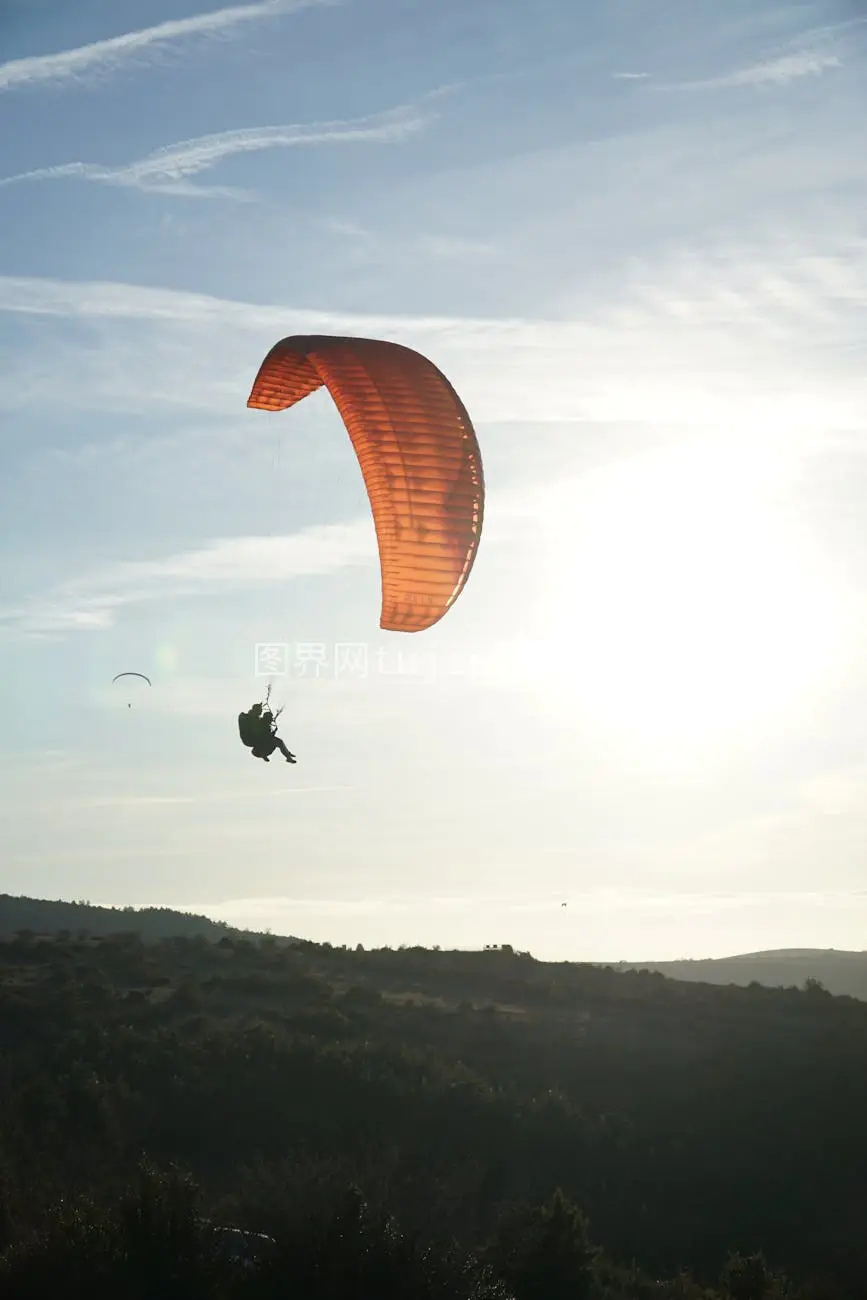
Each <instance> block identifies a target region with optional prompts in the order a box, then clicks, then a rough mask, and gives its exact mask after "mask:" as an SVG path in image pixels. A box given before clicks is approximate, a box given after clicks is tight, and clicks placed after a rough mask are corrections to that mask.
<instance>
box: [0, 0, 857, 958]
mask: <svg viewBox="0 0 867 1300" xmlns="http://www.w3.org/2000/svg"><path fill="white" fill-rule="evenodd" d="M0 115H2V122H3V129H2V132H0V231H2V239H0V430H2V444H0V445H2V476H0V681H2V698H3V716H4V726H3V728H2V734H0V890H4V891H6V892H10V893H13V894H15V893H26V894H30V895H35V896H43V897H62V898H89V899H91V900H92V901H94V902H103V903H116V904H126V903H132V904H145V903H160V904H166V905H171V906H179V907H190V908H193V909H195V910H198V911H204V912H208V913H210V914H212V915H215V916H220V917H225V918H226V919H228V920H230V921H232V922H234V923H237V924H241V925H251V926H254V927H255V928H266V927H270V928H271V929H272V930H274V931H275V932H278V933H280V932H282V933H295V934H303V935H305V936H308V937H311V938H316V939H328V940H330V941H331V942H334V943H344V942H346V943H353V944H354V943H358V942H361V943H364V944H366V945H371V944H390V945H394V946H396V945H398V944H400V943H423V944H434V943H439V944H441V945H442V946H443V947H449V946H481V945H482V944H484V943H502V942H510V943H512V944H514V945H515V946H516V947H519V948H522V949H529V950H530V951H532V952H533V953H534V954H535V955H537V956H539V957H554V958H574V959H585V960H587V959H590V960H606V959H611V960H617V959H620V958H632V959H641V958H645V959H651V958H657V959H662V958H670V957H678V956H695V957H699V956H706V955H719V954H723V953H730V952H737V951H749V950H755V949H757V948H777V947H786V946H798V947H805V946H834V947H838V948H862V947H863V935H864V927H865V923H867V878H865V875H864V865H863V864H864V862H865V860H867V659H865V649H867V619H865V610H864V599H863V593H864V591H865V589H867V531H865V527H864V518H865V507H867V445H865V432H867V367H865V345H867V313H865V309H867V171H865V165H864V160H865V156H867V149H865V126H864V123H865V121H867V16H865V15H864V13H863V11H860V10H859V6H858V5H856V4H854V3H853V4H850V5H847V4H846V3H844V0H840V2H839V3H832V2H831V0H828V2H826V3H816V4H809V3H804V4H795V3H793V4H777V3H773V2H771V0H768V2H767V3H765V2H763V3H761V4H756V2H755V0H749V2H746V0H727V2H726V3H725V4H721V3H719V0H659V2H658V3H656V4H654V5H648V4H647V3H646V0H610V2H609V3H606V4H604V5H590V4H582V3H576V0H473V3H471V4H469V3H467V0H430V2H429V3H428V2H427V0H345V2H342V3H332V2H328V3H325V2H322V0H295V3H292V2H291V0H290V2H286V3H281V2H280V0H262V2H261V3H253V4H238V5H233V6H231V7H226V8H222V9H220V8H214V9H210V10H207V9H202V8H197V7H196V4H195V3H194V0H188V2H187V3H185V4H177V3H171V0H166V2H165V3H145V2H144V0H141V2H139V3H130V2H129V0H79V3H77V4H75V5H70V4H61V3H59V2H55V0H26V2H25V0H11V3H9V0H7V3H6V4H4V6H3V9H2V14H0ZM314 331H315V332H323V333H340V334H362V335H370V336H373V337H380V338H388V339H393V340H395V341H397V342H400V343H404V344H407V345H409V346H410V347H414V348H417V349H418V350H420V351H422V352H423V353H425V355H427V356H429V357H430V358H431V359H432V360H433V361H434V362H435V363H436V364H437V365H438V366H439V367H440V368H441V369H442V370H443V371H444V372H445V373H446V375H447V376H448V377H449V379H450V380H451V381H452V383H453V384H454V385H455V387H456V388H457V389H458V391H459V393H460V394H461V396H462V398H463V400H464V402H465V404H466V406H467V407H468V409H469V411H470V414H471V416H472V418H473V420H474V423H475V426H476V430H477V433H478V436H479V440H480V443H481V447H482V454H483V459H484V466H485V473H486V480H487V506H486V517H485V528H484V532H483V537H482V544H481V548H480V551H479V556H478V560H477V562H476V566H475V568H474V571H473V573H472V575H471V578H470V581H469V583H468V585H467V587H466V590H465V591H464V593H463V594H462V595H461V597H460V599H459V600H458V602H457V603H456V605H455V606H454V608H453V609H452V610H451V611H450V612H449V614H448V615H447V616H446V618H445V619H444V620H443V621H442V622H441V623H439V624H437V625H436V626H435V627H433V628H431V629H430V630H429V631H427V632H424V633H420V634H418V635H414V636H407V635H403V634H398V633H387V632H381V631H380V630H379V627H378V620H379V600H380V590H379V581H380V579H379V566H378V560H377V552H376V543H375V535H374V531H373V523H372V519H371V515H370V510H369V506H368V503H367V497H366V494H365V491H364V485H363V481H362V478H361V473H360V470H359V467H358V463H357V461H356V459H355V456H354V453H353V451H352V447H351V444H350V442H349V440H348V438H347V436H346V432H345V430H344V428H343V425H342V423H341V421H340V418H339V416H338V414H337V411H336V409H335V408H334V406H333V404H332V402H331V400H330V398H329V396H328V394H327V393H326V392H325V391H324V390H323V391H320V392H319V393H317V394H315V395H314V396H313V397H311V398H308V399H307V400H306V401H305V402H304V403H303V404H301V405H300V406H298V407H296V408H294V409H293V410H292V411H290V412H286V413H283V414H281V415H276V416H271V415H266V414H263V413H261V412H257V411H250V410H248V409H247V408H246V400H247V396H248V393H249V390H250V387H251V384H252V381H253V379H254V377H255V374H256V371H257V369H258V367H259V364H260V362H261V360H262V358H263V357H264V355H265V353H266V352H267V351H268V349H269V348H270V347H271V346H272V344H273V343H274V342H276V341H277V340H278V339H279V338H281V337H283V336H285V335H288V334H293V333H305V332H314ZM338 643H339V644H341V645H343V646H344V647H346V646H348V647H350V649H348V650H347V649H344V650H338V649H337V648H336V647H337V646H338ZM263 644H276V645H278V646H281V647H284V650H283V651H281V652H280V653H281V654H282V655H283V667H284V668H285V670H286V673H285V675H277V676H275V677H274V678H273V683H274V696H275V700H276V702H277V703H279V704H282V705H285V713H284V715H283V719H282V722H283V728H282V730H283V734H284V735H285V737H286V739H287V741H288V743H289V745H290V748H292V749H293V750H294V751H295V752H296V753H297V754H298V757H299V762H298V764H297V766H295V767H290V766H288V765H286V764H284V763H282V762H276V761H274V762H272V763H271V764H270V766H265V765H264V764H261V763H258V762H256V761H255V760H253V759H251V757H250V755H249V753H248V751H246V750H244V749H243V747H242V746H241V745H240V743H239V741H238V738H237V729H236V717H237V714H238V712H239V711H240V709H242V708H244V707H246V706H247V705H249V704H250V703H251V702H252V700H253V699H255V698H256V697H257V696H259V695H261V693H262V690H263V688H264V684H265V681H266V678H264V677H263V676H260V675H258V672H257V660H256V647H257V646H260V645H263ZM358 647H361V649H360V650H359V649H358ZM317 657H318V658H319V659H320V660H324V666H322V667H321V668H320V669H319V670H318V671H317V669H316V667H315V663H314V661H315V659H316V658H317ZM365 657H366V671H365V670H364V662H363V660H364V658H365ZM260 666H261V664H260ZM123 670H137V671H140V672H144V673H147V674H149V675H150V676H151V678H152V680H153V686H152V688H151V689H148V688H147V687H146V686H145V685H144V684H143V683H140V682H139V683H138V687H141V689H140V690H139V689H138V688H137V686H136V685H135V684H133V683H129V682H127V683H126V684H117V685H115V686H112V685H111V679H112V677H113V676H114V674H115V673H118V672H121V671H123ZM128 703H132V705H133V707H132V708H127V704H128ZM564 901H567V902H568V907H567V908H562V907H561V903H562V902H564Z"/></svg>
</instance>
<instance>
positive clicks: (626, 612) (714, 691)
mask: <svg viewBox="0 0 867 1300" xmlns="http://www.w3.org/2000/svg"><path fill="white" fill-rule="evenodd" d="M790 465H791V459H790V458H789V460H787V458H786V457H785V456H782V457H780V456H779V454H778V455H774V454H773V452H772V451H770V450H766V451H765V452H764V453H760V452H759V451H757V450H756V448H755V446H752V447H746V446H744V445H743V443H742V444H741V445H740V446H739V447H735V446H732V445H720V444H719V443H718V442H713V443H710V442H705V443H703V444H701V445H696V444H692V445H691V446H690V447H688V448H683V447H681V448H679V449H677V450H668V451H666V452H664V453H657V454H654V455H649V456H642V457H637V458H634V459H632V460H630V461H629V462H627V463H625V464H620V465H618V466H616V467H613V468H608V469H606V470H604V471H600V472H599V473H597V474H595V475H593V476H590V477H588V478H587V479H585V480H584V482H583V484H582V485H581V487H580V489H579V490H578V491H577V493H576V492H574V491H573V492H572V493H571V494H568V493H567V494H560V493H558V494H557V496H558V501H557V505H556V511H557V512H558V514H559V516H560V518H561V521H562V522H561V524H560V525H558V526H557V527H556V528H555V530H554V535H553V537H552V538H551V542H550V551H549V554H548V557H547V559H546V561H545V563H546V564H547V566H548V568H549V571H550V572H552V573H553V578H552V580H551V582H550V583H549V584H548V586H547V587H546V589H545V592H544V598H543V602H542V612H541V620H542V624H543V629H542V631H543V637H544V651H545V654H544V662H546V663H547V664H548V665H549V671H548V672H547V673H546V674H544V676H543V675H542V674H541V673H540V672H537V673H536V679H537V683H538V682H539V681H540V679H541V680H542V681H543V684H544V687H545V689H546V691H548V692H549V693H550V692H553V694H554V695H555V696H556V701H557V706H558V707H561V708H567V709H569V710H570V712H571V711H572V710H576V709H577V711H578V712H580V713H581V714H582V715H583V716H584V717H585V718H586V719H587V721H588V722H593V723H594V724H596V725H601V726H602V727H604V728H606V729H615V730H617V731H618V732H621V733H625V734H627V735H629V736H631V737H632V738H633V739H635V740H638V741H640V742H641V743H642V744H643V745H649V746H650V747H651V748H659V749H663V748H665V747H666V746H669V745H671V744H674V745H693V744H696V743H698V744H701V743H704V742H710V741H713V740H715V739H717V738H719V737H720V736H721V735H723V734H726V733H729V734H731V733H735V732H738V731H741V732H743V731H745V730H746V729H749V728H751V727H755V726H758V725H763V724H765V723H766V722H768V721H770V720H772V719H774V718H776V717H779V716H780V715H781V714H784V713H786V712H787V711H790V710H793V709H795V708H796V707H797V706H798V704H799V703H801V704H803V702H804V699H805V696H806V693H807V692H808V691H809V690H810V688H811V687H815V686H816V685H819V684H821V683H822V682H823V681H827V680H828V679H829V678H830V677H831V675H832V674H833V672H834V669H835V666H836V665H837V664H838V663H839V661H840V659H841V656H842V654H843V651H844V647H845V639H846V626H845V624H846V615H845V604H844V601H843V599H842V598H841V596H840V595H839V594H838V593H837V592H835V590H834V587H833V586H832V584H831V582H830V581H829V577H828V573H827V571H826V569H825V568H824V567H823V559H822V556H821V553H820V552H819V550H818V548H817V547H816V545H815V543H811V541H810V539H809V537H807V536H806V535H805V534H804V532H803V530H801V529H799V527H798V522H797V517H796V515H795V513H794V511H793V509H792V506H791V497H788V498H787V493H786V487H787V482H786V480H787V478H788V469H789V467H790ZM787 499H788V502H789V504H788V507H787ZM537 662H539V661H538V659H537Z"/></svg>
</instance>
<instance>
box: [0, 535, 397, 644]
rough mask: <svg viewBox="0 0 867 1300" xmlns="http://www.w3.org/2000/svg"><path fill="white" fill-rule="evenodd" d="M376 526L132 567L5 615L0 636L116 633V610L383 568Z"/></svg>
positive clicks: (240, 541) (214, 549) (247, 541)
mask: <svg viewBox="0 0 867 1300" xmlns="http://www.w3.org/2000/svg"><path fill="white" fill-rule="evenodd" d="M376 554H377V552H376V541H375V536H374V532H373V525H372V523H371V521H370V520H367V519H360V520H355V521H353V522H351V523H347V524H326V525H319V526H316V527H312V528H307V529H304V530H303V531H301V532H298V533H295V534H293V535H292V536H289V537H233V538H227V539H221V540H218V541H214V542H211V543H209V544H208V545H207V546H204V547H200V548H198V549H196V550H191V551H185V552H182V553H180V554H176V555H170V556H168V557H165V558H162V559H155V560H138V561H127V562H124V563H121V564H115V565H110V566H107V567H105V568H102V569H99V570H97V571H96V572H94V573H91V574H88V575H86V576H84V577H82V578H77V579H75V580H74V581H71V582H67V583H64V584H62V585H61V586H59V587H58V588H56V590H55V591H53V592H50V593H48V594H47V595H46V596H38V597H35V598H34V599H33V600H31V601H29V602H27V603H25V604H23V605H19V606H16V607H13V608H7V609H0V630H5V631H6V632H7V633H9V632H11V633H13V634H17V635H22V634H23V635H32V636H51V635H57V634H61V633H65V632H74V631H91V630H96V629H101V628H107V627H111V626H112V624H113V622H114V618H115V615H116V613H117V611H118V610H119V609H121V608H123V607H125V606H129V605H135V604H142V603H144V602H146V601H150V600H166V599H172V598H178V597H184V596H186V597H189V596H194V595H197V594H199V593H201V592H203V591H213V590H214V589H215V588H216V589H222V590H223V591H227V592H235V591H239V590H242V589H243V590H248V589H249V588H250V586H251V585H264V584H267V585H271V584H276V583H281V582H287V581H290V580H291V579H292V578H298V577H306V576H313V575H324V574H329V573H336V572H337V571H338V570H340V569H344V568H348V567H349V566H352V565H372V564H375V563H376Z"/></svg>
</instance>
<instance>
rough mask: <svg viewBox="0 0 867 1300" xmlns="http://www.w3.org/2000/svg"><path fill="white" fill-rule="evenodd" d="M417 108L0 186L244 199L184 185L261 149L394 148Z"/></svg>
mask: <svg viewBox="0 0 867 1300" xmlns="http://www.w3.org/2000/svg"><path fill="white" fill-rule="evenodd" d="M427 120H428V119H427V118H425V117H423V116H422V114H421V113H420V112H419V111H418V109H417V108H414V107H412V106H410V105H402V106H399V107H397V108H393V109H387V110H386V111H385V112H383V113H372V114H369V115H368V116H366V117H358V118H352V119H350V120H348V121H333V122H311V123H308V124H291V125H288V126H260V127H244V128H241V129H240V130H235V131H219V132H217V133H216V134H214V135H202V136H197V137H196V138H195V139H193V140H181V141H179V142H178V143H177V144H170V145H164V146H163V147H162V148H160V149H155V150H154V152H153V153H150V154H148V155H147V156H146V157H145V158H141V159H139V160H138V161H137V162H132V163H127V164H125V165H124V166H121V167H104V166H102V165H101V164H100V163H88V162H71V163H62V164H60V165H59V166H56V167H38V168H36V169H35V170H33V171H29V172H19V173H18V174H17V175H15V176H6V177H3V178H2V179H0V187H2V186H5V185H17V184H20V183H21V182H22V181H46V180H62V179H64V178H72V179H75V180H85V181H97V182H99V183H101V184H104V185H118V186H122V187H125V188H131V189H139V190H150V191H151V192H155V193H160V194H177V195H183V196H195V197H203V196H204V197H213V196H223V197H235V198H238V197H245V191H243V190H237V189H230V188H226V187H222V186H200V185H192V184H190V182H189V179H188V178H189V177H190V176H195V175H198V174H199V173H200V172H204V171H208V170H209V169H210V168H211V167H215V166H216V165H217V163H219V162H222V160H223V159H224V158H229V157H231V155H232V154H239V153H255V152H259V151H261V150H263V149H279V148H287V147H290V146H293V145H317V144H346V143H360V142H364V143H367V144H395V143H398V142H400V141H402V140H405V139H406V138H407V137H408V136H410V135H412V134H414V133H415V132H417V131H420V130H421V128H422V127H423V126H424V125H425V124H426V122H427Z"/></svg>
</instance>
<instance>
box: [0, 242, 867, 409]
mask: <svg viewBox="0 0 867 1300" xmlns="http://www.w3.org/2000/svg"><path fill="white" fill-rule="evenodd" d="M567 290H568V286H564V290H563V300H562V303H558V304H557V306H558V309H559V310H558V314H559V315H560V319H550V318H548V319H546V318H541V317H540V318H535V319H533V318H519V317H511V318H499V319H485V318H477V317H447V316H441V317H434V316H430V317H426V316H409V315H398V314H397V313H394V314H391V315H385V314H379V315H372V314H371V315H362V314H360V313H359V314H355V313H349V312H346V313H337V312H325V311H307V310H303V311H302V310H298V309H294V308H292V307H288V306H286V305H283V306H278V305H274V304H262V303H249V302H240V301H227V300H224V299H219V298H215V297H211V296H207V295H204V294H193V293H185V292H179V291H172V290H169V289H156V288H145V287H142V286H136V285H126V284H117V283H106V282H98V281H97V282H86V281H85V282H80V283H75V282H69V281H55V280H40V279H28V278H24V277H14V276H8V277H2V276H0V312H2V311H8V312H21V313H26V314H28V315H37V316H48V317H55V318H62V319H65V320H66V321H68V322H69V324H70V326H72V327H74V329H75V330H76V331H77V330H78V329H81V328H82V327H86V329H87V330H88V331H92V332H93V333H94V335H95V336H96V344H97V345H98V346H94V340H93V339H90V340H88V346H84V347H82V346H80V345H78V346H73V345H72V343H71V342H68V341H64V342H61V343H57V342H54V341H51V342H50V343H49V344H48V345H42V346H41V347H40V349H39V352H38V353H34V354H33V357H34V358H35V359H31V360H29V361H28V360H27V358H26V357H24V358H20V357H18V355H17V354H16V353H14V351H11V350H10V352H11V356H10V365H8V366H7V368H6V369H7V371H8V372H9V374H10V375H11V374H12V372H13V370H14V371H15V374H14V385H13V384H12V381H11V379H7V380H5V381H4V380H3V378H2V374H0V402H2V404H3V405H5V406H7V408H8V407H9V405H10V404H11V405H12V406H14V405H15V403H16V402H17V401H19V400H20V393H19V389H20V386H21V381H20V378H19V376H20V373H21V371H22V369H26V365H27V364H29V365H30V366H31V370H32V374H30V376H29V378H28V381H27V388H28V392H29V394H30V399H29V400H30V403H31V405H32V403H33V402H37V403H38V404H39V406H40V408H41V409H47V408H48V407H50V406H52V405H53V404H55V403H58V402H60V401H62V403H63V405H64V407H65V408H66V409H69V408H70V406H74V407H76V408H78V409H87V410H91V409H99V410H102V411H112V412H114V411H121V410H123V411H142V412H154V411H155V410H158V409H160V408H161V407H162V408H164V407H166V406H173V407H175V408H177V409H179V410H180V409H188V410H192V409H195V410H199V411H208V412H209V413H212V414H221V415H229V414H236V413H237V412H238V411H239V410H240V409H242V408H243V403H244V401H245V400H246V394H247V393H248V392H249V386H250V383H251V382H252V378H253V375H254V374H255V371H256V368H257V366H258V364H259V362H260V360H261V357H262V356H263V355H264V353H265V352H266V351H267V349H268V347H270V346H271V344H272V343H273V342H274V339H275V338H278V337H282V336H283V335H286V334H291V333H299V334H305V333H325V334H332V333H333V334H360V335H367V336H372V337H379V338H393V339H395V340H398V341H401V342H403V343H405V344H407V345H408V346H410V347H416V348H418V349H419V350H421V351H423V352H424V353H425V354H426V355H429V356H431V357H432V358H433V359H434V360H435V361H436V363H437V364H438V365H440V366H441V367H442V368H443V369H444V371H445V373H446V374H448V375H449V378H450V379H451V380H452V382H453V383H454V384H455V385H456V387H457V388H458V390H459V391H460V392H461V395H462V397H463V398H464V400H465V401H466V402H467V404H468V406H469V409H470V410H471V411H472V412H473V414H474V418H476V419H477V420H480V421H493V420H497V421H507V422H509V423H515V422H516V421H517V422H520V421H523V420H531V421H534V422H538V421H540V420H544V421H559V420H596V421H604V422H606V423H607V422H611V421H621V420H626V421H638V422H640V423H641V424H644V425H646V424H647V422H648V420H649V419H651V420H652V422H653V423H654V425H657V426H663V425H667V426H675V425H679V426H683V425H693V426H694V425H695V424H696V423H698V424H699V425H700V426H701V427H705V428H710V427H719V426H727V425H728V424H730V422H731V421H732V420H735V421H736V423H737V425H738V427H741V428H746V427H748V426H749V427H753V426H755V427H757V428H759V427H761V428H764V429H765V430H767V429H769V428H778V429H779V428H786V429H787V430H788V431H789V432H790V433H793V432H794V431H795V430H802V431H803V430H807V429H810V428H812V429H815V428H818V427H821V428H823V429H830V428H834V427H836V428H837V429H844V428H856V427H861V426H862V425H863V410H864V401H865V392H867V380H865V377H864V375H863V372H862V370H860V369H859V367H858V365H857V355H856V351H855V349H856V347H857V346H861V345H863V323H862V321H861V315H862V313H861V311H860V308H861V307H862V306H863V305H864V304H865V303H867V243H865V241H864V240H863V238H861V237H859V236H858V235H854V236H853V235H852V233H851V232H848V231H846V230H845V229H842V228H841V229H840V230H839V231H829V230H826V231H824V232H823V235H822V238H821V240H820V242H818V243H817V242H816V241H815V238H814V237H813V235H812V234H811V233H809V232H807V231H804V232H802V234H801V235H799V236H797V237H796V236H795V235H793V234H792V235H788V236H787V237H786V238H783V236H782V234H781V233H780V232H779V231H777V232H776V233H775V234H773V235H768V236H766V237H762V238H759V237H756V238H755V239H754V240H753V241H749V240H746V239H745V240H742V241H739V242H738V243H737V244H732V243H731V242H729V243H728V244H722V245H720V246H719V247H702V248H696V249H695V250H691V249H688V248H686V249H678V250H677V251H676V252H675V253H673V254H670V255H669V256H668V257H665V258H663V259H659V258H657V259H655V260H654V261H652V262H651V261H646V262H641V261H638V260H637V259H636V260H635V261H634V262H633V263H632V265H631V266H627V267H624V268H623V274H622V279H621V284H620V286H619V290H618V292H617V293H616V294H615V295H609V296H608V297H607V298H600V299H599V300H597V301H595V302H594V301H591V300H589V299H588V297H587V294H586V293H585V292H584V290H583V288H582V289H581V291H580V292H578V291H575V293H574V295H573V296H570V295H569V293H568V292H567ZM157 323H158V324H159V328H153V326H154V325H155V324H157ZM74 337H75V334H74V333H73V332H72V331H70V339H72V338H74ZM46 346H47V350H46ZM25 363H26V364H25ZM34 367H35V369H34ZM60 372H63V373H64V374H66V375H67V376H68V382H64V383H63V384H62V385H61V384H60V383H59V382H58V374H59V373H60ZM627 376H628V382H626V383H625V382H624V379H625V377H627Z"/></svg>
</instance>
